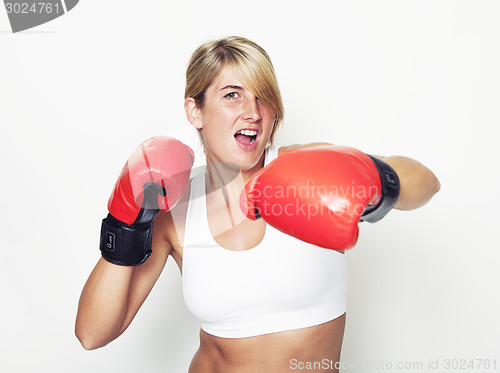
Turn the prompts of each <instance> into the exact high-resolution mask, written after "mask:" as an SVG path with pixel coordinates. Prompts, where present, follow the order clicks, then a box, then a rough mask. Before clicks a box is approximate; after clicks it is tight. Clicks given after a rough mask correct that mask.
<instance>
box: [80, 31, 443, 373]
mask: <svg viewBox="0 0 500 373" xmlns="http://www.w3.org/2000/svg"><path fill="white" fill-rule="evenodd" d="M185 98H186V99H185V110H186V115H187V118H188V120H189V122H190V123H191V124H192V125H193V126H194V127H195V128H196V129H197V130H198V131H199V135H200V138H201V140H202V142H203V145H204V150H205V155H206V161H207V170H208V171H207V172H206V173H202V174H199V175H197V176H194V177H192V180H191V183H190V186H189V188H188V190H187V191H186V193H185V196H189V197H190V198H189V199H188V200H187V201H185V203H179V204H177V206H176V207H174V208H173V209H171V210H170V211H168V212H165V213H163V212H161V213H159V214H158V215H157V216H156V219H155V222H154V231H153V238H152V255H151V257H150V258H149V259H148V260H146V261H145V262H144V263H143V264H141V265H140V266H135V267H133V266H120V265H115V264H112V263H110V262H108V261H107V260H105V259H103V258H101V259H100V260H99V262H98V263H97V265H96V267H95V269H94V270H93V272H92V274H91V275H90V277H89V279H88V281H87V283H86V285H85V287H84V289H83V292H82V295H81V299H80V303H79V309H78V315H77V320H76V335H77V337H78V338H79V340H80V341H81V343H82V345H83V346H84V348H86V349H95V348H99V347H102V346H104V345H106V344H107V343H109V342H110V341H112V340H114V339H115V338H117V337H118V336H119V335H120V334H121V333H122V332H123V331H124V330H125V329H126V328H127V327H128V325H129V324H130V322H131V321H132V319H133V318H134V316H135V314H136V313H137V311H138V310H139V308H140V306H141V305H142V303H143V302H144V301H145V299H146V297H147V295H148V294H149V292H150V290H151V289H152V287H153V285H154V283H155V282H156V280H157V278H158V277H159V275H160V273H161V271H162V270H163V268H164V266H165V263H166V260H167V258H168V257H169V256H172V258H173V259H174V260H175V261H176V263H177V264H178V266H179V268H180V269H181V271H182V274H183V288H184V296H185V299H186V304H187V305H188V307H189V308H190V309H191V311H192V312H193V313H194V314H195V315H196V316H198V317H199V318H200V319H201V320H202V330H201V331H200V348H199V350H198V351H197V353H196V355H195V356H194V358H193V361H192V363H191V366H190V370H189V371H190V372H204V373H207V372H217V373H223V372H241V373H243V372H257V371H272V372H289V371H293V370H296V369H298V368H300V367H308V368H309V370H308V371H321V370H323V371H324V370H329V371H338V369H337V368H336V366H335V365H336V364H335V363H336V362H338V361H339V359H340V352H341V345H342V338H343V333H344V325H345V308H346V305H345V303H346V302H345V289H346V286H345V259H344V255H343V253H342V252H338V251H335V250H326V249H323V248H320V247H317V246H315V245H311V244H308V243H305V242H303V241H301V240H298V239H297V238H294V237H292V236H290V235H287V234H284V233H282V232H281V231H279V230H277V229H275V228H273V227H272V226H270V225H268V224H266V222H265V221H264V220H263V219H257V220H251V219H248V218H247V217H246V215H245V214H244V212H243V211H242V209H241V208H240V196H241V193H242V190H243V189H244V186H245V183H246V182H247V181H249V180H250V179H251V178H252V177H253V176H254V175H255V174H256V173H257V172H258V171H259V170H261V169H262V168H263V167H264V166H266V165H267V164H269V162H270V161H272V160H273V159H275V158H276V157H277V156H278V155H281V154H284V152H287V151H288V150H291V149H298V150H300V149H304V148H314V147H317V146H320V145H325V144H323V143H315V144H307V145H292V146H288V147H280V148H276V147H274V146H270V144H272V143H273V138H274V135H275V133H276V129H277V128H278V126H279V125H280V123H281V120H282V118H283V107H282V102H281V96H280V92H279V89H278V85H277V82H276V78H275V74H274V70H273V67H272V64H271V61H270V59H269V57H268V55H267V54H266V52H265V51H264V50H263V49H262V48H260V47H259V46H258V45H257V44H255V43H254V42H252V41H250V40H247V39H244V38H240V37H229V38H226V39H223V40H220V41H213V42H209V43H206V44H204V45H202V46H201V47H200V48H198V50H197V51H195V53H194V54H193V56H192V58H191V61H190V64H189V66H188V69H187V74H186V92H185ZM379 158H380V159H383V160H384V161H385V162H386V163H387V164H389V165H390V166H392V168H393V169H394V170H395V171H396V173H397V175H398V177H399V180H400V184H401V190H400V194H399V198H398V200H397V203H396V205H395V208H397V209H403V210H410V209H415V208H418V207H420V206H422V205H424V204H425V203H427V202H428V201H429V200H430V199H431V198H432V196H433V195H434V193H436V192H437V191H438V190H439V182H438V181H437V179H436V178H435V176H434V175H433V173H432V172H431V171H429V170H428V169H427V168H425V167H424V166H423V165H421V164H420V163H418V162H416V161H414V160H411V159H409V158H404V157H379ZM200 196H201V197H200ZM104 310H105V312H104ZM306 364H308V365H306Z"/></svg>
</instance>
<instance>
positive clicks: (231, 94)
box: [225, 92, 240, 99]
mask: <svg viewBox="0 0 500 373" xmlns="http://www.w3.org/2000/svg"><path fill="white" fill-rule="evenodd" d="M239 96H240V95H239V94H238V92H231V93H228V94H227V95H226V96H225V97H227V98H231V99H235V98H238V97H239Z"/></svg>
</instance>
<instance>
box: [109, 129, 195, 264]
mask: <svg viewBox="0 0 500 373" xmlns="http://www.w3.org/2000/svg"><path fill="white" fill-rule="evenodd" d="M193 162H194V154H193V151H192V150H191V149H190V148H189V147H188V146H186V145H184V144H183V143H182V142H180V141H179V140H177V139H174V138H171V137H167V136H157V137H153V138H151V139H149V140H146V141H144V142H143V143H142V144H140V145H139V146H138V147H137V149H136V150H135V151H134V152H133V153H132V155H131V156H130V158H129V159H128V161H127V163H126V164H125V166H124V167H123V169H122V172H121V174H120V176H119V178H118V180H117V182H116V184H115V188H114V190H113V193H112V194H111V197H110V198H109V202H108V210H109V214H108V216H107V217H106V218H105V219H104V220H103V222H102V228H101V240H100V249H101V252H102V256H103V257H104V258H105V259H106V260H108V261H109V262H111V263H114V264H119V265H127V266H132V265H133V266H135V265H139V264H142V263H143V262H144V261H145V260H146V259H147V258H148V257H149V256H150V255H151V240H152V233H153V222H154V219H155V217H156V214H157V213H158V212H159V211H160V210H162V211H168V210H170V209H171V208H172V207H174V206H175V204H176V203H177V202H178V201H179V200H180V198H181V197H182V195H183V194H184V192H185V190H186V188H187V185H188V182H189V175H190V170H191V167H192V165H193Z"/></svg>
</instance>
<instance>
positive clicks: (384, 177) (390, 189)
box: [361, 155, 400, 223]
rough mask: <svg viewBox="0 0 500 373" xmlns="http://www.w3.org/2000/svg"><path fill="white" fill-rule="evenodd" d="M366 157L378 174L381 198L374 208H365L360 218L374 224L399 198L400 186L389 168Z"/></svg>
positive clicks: (397, 178) (374, 159)
mask: <svg viewBox="0 0 500 373" xmlns="http://www.w3.org/2000/svg"><path fill="white" fill-rule="evenodd" d="M368 156H369V157H370V158H371V159H372V161H373V163H374V164H375V166H376V167H377V170H378V173H379V174H380V181H381V184H382V196H381V197H380V201H379V203H377V204H376V205H375V206H367V207H366V209H365V211H364V212H363V215H362V216H361V221H367V222H368V223H376V222H378V221H379V220H381V219H382V218H383V217H384V216H386V215H387V214H388V213H389V211H391V210H392V208H393V207H394V205H395V204H396V202H397V200H398V197H399V191H400V185H399V177H398V174H397V173H396V171H394V169H393V168H392V167H391V166H389V165H388V164H387V163H385V162H384V161H383V160H381V159H378V158H375V157H372V156H371V155H368Z"/></svg>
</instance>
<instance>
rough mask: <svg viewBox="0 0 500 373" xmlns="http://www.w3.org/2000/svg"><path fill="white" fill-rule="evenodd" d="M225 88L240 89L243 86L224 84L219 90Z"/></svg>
mask: <svg viewBox="0 0 500 373" xmlns="http://www.w3.org/2000/svg"><path fill="white" fill-rule="evenodd" d="M225 89H236V90H239V91H242V90H243V87H240V86H239V85H226V86H224V87H222V88H221V89H220V90H221V91H223V90H225Z"/></svg>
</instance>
